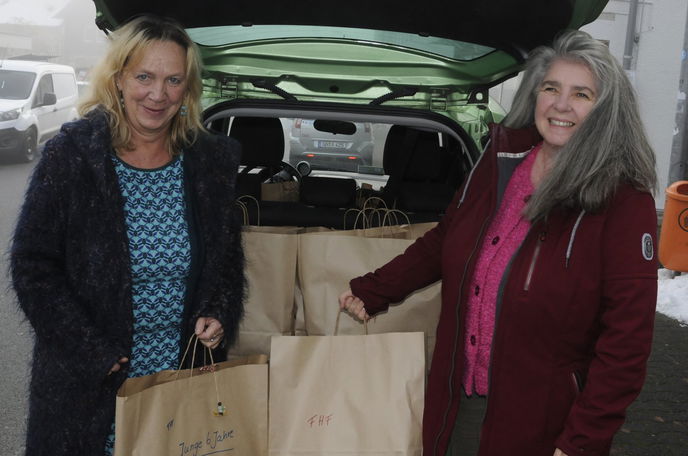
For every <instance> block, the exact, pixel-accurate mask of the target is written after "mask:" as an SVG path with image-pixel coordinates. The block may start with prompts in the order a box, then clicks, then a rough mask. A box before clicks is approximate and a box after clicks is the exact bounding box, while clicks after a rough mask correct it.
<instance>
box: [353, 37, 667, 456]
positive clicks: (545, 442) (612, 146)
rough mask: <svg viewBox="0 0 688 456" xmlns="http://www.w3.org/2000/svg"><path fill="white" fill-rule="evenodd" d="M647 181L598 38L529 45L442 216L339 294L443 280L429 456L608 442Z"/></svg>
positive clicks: (638, 324)
mask: <svg viewBox="0 0 688 456" xmlns="http://www.w3.org/2000/svg"><path fill="white" fill-rule="evenodd" d="M655 182H656V177H655V170H654V154H653V151H652V149H651V148H650V146H649V144H648V141H647V139H646V137H645V133H644V130H643V126H642V124H641V121H640V117H639V114H638V108H637V105H636V101H635V96H634V93H633V89H632V87H631V85H630V83H629V81H628V79H627V77H626V75H625V73H624V71H623V70H622V69H621V67H620V65H619V64H618V63H617V62H616V60H615V59H614V58H613V56H612V55H611V54H610V53H609V50H608V48H607V47H606V46H605V45H603V44H602V43H600V42H598V41H596V40H594V39H592V38H591V37H590V36H589V35H587V34H586V33H584V32H578V31H572V32H567V33H565V34H563V35H562V36H560V37H559V38H558V39H557V40H556V41H555V42H554V44H553V46H552V47H542V48H538V49H536V50H535V51H533V53H532V54H531V56H530V57H529V60H528V63H527V67H526V71H525V73H524V77H523V81H522V83H521V86H520V88H519V90H518V92H517V94H516V99H515V103H514V106H513V108H512V110H511V112H510V113H509V115H508V116H507V117H506V118H505V120H504V121H503V122H502V124H501V125H495V126H493V128H492V130H491V134H490V141H489V143H488V145H487V147H486V150H485V152H484V154H483V156H482V158H481V161H480V163H479V164H478V165H477V166H476V168H475V169H474V171H473V172H472V174H471V176H470V177H469V178H468V179H467V182H466V183H464V185H463V187H462V188H461V189H460V190H459V191H458V192H457V195H456V197H455V200H454V201H453V202H452V204H451V205H450V207H449V209H448V210H447V213H446V216H445V217H444V218H443V220H442V221H441V222H440V223H439V225H438V226H437V228H435V229H433V230H431V231H430V232H428V233H427V234H426V235H425V236H424V237H422V238H420V239H419V240H418V241H416V242H415V243H414V244H413V245H412V246H410V247H409V248H408V250H407V251H406V252H405V253H404V254H402V255H400V256H398V257H397V258H395V259H393V260H392V261H391V262H389V263H388V264H386V265H385V266H383V267H382V268H380V269H378V270H376V271H375V272H374V273H368V274H366V275H364V276H362V277H358V278H355V279H353V280H352V281H351V284H350V285H351V290H348V291H346V292H344V293H343V294H342V295H341V297H340V306H341V307H342V308H344V309H346V310H348V311H349V312H350V313H353V314H354V315H356V316H358V317H359V318H362V319H365V318H368V317H369V315H374V314H376V313H378V312H380V311H383V310H385V309H386V308H387V306H388V304H389V303H391V302H397V301H400V300H402V299H403V298H404V297H405V296H406V295H408V294H409V293H411V292H412V291H414V290H416V289H418V288H421V287H424V286H426V285H428V284H430V283H432V282H435V281H436V280H438V279H442V285H443V290H442V311H441V315H440V321H439V325H438V328H437V342H436V348H435V352H434V355H433V359H432V366H431V370H430V375H429V379H428V388H427V392H426V405H425V412H424V419H423V448H424V454H426V455H445V454H447V455H471V456H474V455H480V456H492V455H495V456H496V455H503V454H511V455H519V456H526V455H527V456H552V455H555V456H560V455H569V456H572V455H574V454H587V455H596V456H599V455H607V454H609V451H610V446H611V442H612V438H613V436H614V434H615V433H616V431H617V430H618V429H619V427H620V426H621V424H622V423H623V420H624V415H625V410H626V408H627V407H628V405H629V404H630V403H631V402H632V401H633V400H634V399H635V397H636V396H637V394H638V393H639V391H640V389H641V386H642V384H643V381H644V375H645V367H646V361H647V357H648V356H649V353H650V344H651V341H652V327H653V321H654V311H655V302H656V293H657V272H656V270H657V263H656V260H655V255H654V249H653V246H654V243H655V235H656V230H657V225H656V214H655V207H654V200H653V198H652V192H653V191H654V188H655V185H656V184H655Z"/></svg>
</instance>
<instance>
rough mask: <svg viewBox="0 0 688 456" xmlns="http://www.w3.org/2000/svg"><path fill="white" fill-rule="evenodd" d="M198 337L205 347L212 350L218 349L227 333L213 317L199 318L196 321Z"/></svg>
mask: <svg viewBox="0 0 688 456" xmlns="http://www.w3.org/2000/svg"><path fill="white" fill-rule="evenodd" d="M195 334H196V337H198V340H200V341H201V343H202V344H203V345H205V346H206V347H208V348H210V349H214V348H217V346H218V345H220V342H222V338H223V337H225V331H224V329H222V324H221V323H220V322H219V321H217V320H216V319H215V318H212V317H199V318H198V320H196V330H195Z"/></svg>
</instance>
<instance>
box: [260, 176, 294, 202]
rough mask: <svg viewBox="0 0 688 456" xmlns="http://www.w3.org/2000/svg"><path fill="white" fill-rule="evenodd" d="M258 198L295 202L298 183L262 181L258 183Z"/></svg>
mask: <svg viewBox="0 0 688 456" xmlns="http://www.w3.org/2000/svg"><path fill="white" fill-rule="evenodd" d="M260 199H261V200H263V201H291V202H296V201H298V200H299V183H298V182H296V181H286V182H268V183H266V182H264V183H262V184H260Z"/></svg>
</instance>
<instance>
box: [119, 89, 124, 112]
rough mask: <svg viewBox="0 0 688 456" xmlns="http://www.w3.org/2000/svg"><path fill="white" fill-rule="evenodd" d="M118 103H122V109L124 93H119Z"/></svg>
mask: <svg viewBox="0 0 688 456" xmlns="http://www.w3.org/2000/svg"><path fill="white" fill-rule="evenodd" d="M119 104H120V105H122V110H124V95H122V92H120V93H119Z"/></svg>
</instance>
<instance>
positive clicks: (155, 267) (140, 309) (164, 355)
mask: <svg viewBox="0 0 688 456" xmlns="http://www.w3.org/2000/svg"><path fill="white" fill-rule="evenodd" d="M113 160H114V163H115V170H116V172H117V176H118V178H119V187H120V190H121V192H122V196H123V197H124V211H125V220H126V225H127V234H128V237H129V250H130V256H131V272H132V279H133V289H132V292H133V312H134V343H133V347H132V351H131V359H130V361H129V362H130V369H129V377H140V376H143V375H149V374H153V373H155V372H158V371H160V370H164V369H176V368H177V364H178V355H179V345H180V341H179V338H180V337H181V322H182V315H183V312H184V299H185V295H186V284H187V279H188V276H189V271H190V267H191V246H190V240H189V229H188V226H187V221H186V205H185V202H184V179H183V177H184V170H183V166H182V164H183V157H182V156H179V157H177V158H175V159H174V160H173V161H172V162H170V163H168V164H167V165H165V166H163V167H160V168H155V169H139V168H134V167H132V166H130V165H128V164H126V163H125V162H123V161H122V160H120V159H119V158H117V157H116V156H113ZM113 441H114V434H113V435H111V436H110V438H109V439H108V445H107V448H106V454H112V453H111V452H112V443H113Z"/></svg>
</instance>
